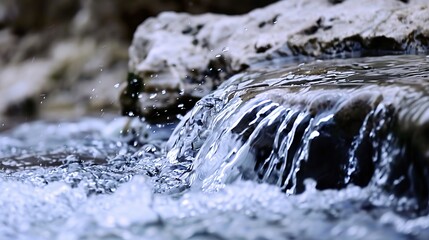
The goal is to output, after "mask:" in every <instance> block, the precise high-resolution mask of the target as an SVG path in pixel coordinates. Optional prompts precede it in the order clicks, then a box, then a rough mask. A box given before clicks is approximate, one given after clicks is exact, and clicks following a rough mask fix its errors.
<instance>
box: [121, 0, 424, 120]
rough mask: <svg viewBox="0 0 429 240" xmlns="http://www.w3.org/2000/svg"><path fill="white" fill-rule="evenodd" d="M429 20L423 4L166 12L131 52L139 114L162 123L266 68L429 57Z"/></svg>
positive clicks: (148, 25)
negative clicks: (187, 104) (310, 61)
mask: <svg viewBox="0 0 429 240" xmlns="http://www.w3.org/2000/svg"><path fill="white" fill-rule="evenodd" d="M303 16H305V17H303ZM428 21H429V4H428V3H427V2H426V1H423V0H415V1H410V2H409V3H404V2H403V1H392V0H377V1H372V0H364V1H361V0H347V1H327V0H316V1H313V0H311V1H310V0H306V1H298V0H294V1H280V2H278V3H275V4H272V5H270V6H268V7H265V8H262V9H257V10H254V11H252V12H250V13H248V14H245V15H241V16H225V15H216V14H203V15H196V16H192V15H189V14H186V13H171V12H167V13H162V14H160V15H159V16H158V17H156V18H150V19H148V20H146V21H145V22H144V23H143V24H141V25H140V27H139V28H138V29H137V31H136V33H135V35H134V40H133V43H132V46H131V47H130V49H129V54H130V61H129V71H130V72H132V73H134V74H137V75H139V76H140V77H141V78H143V81H144V85H145V90H144V92H142V93H141V95H140V98H139V99H140V100H139V101H140V109H135V112H136V113H137V112H139V113H141V114H142V115H143V116H146V117H147V118H152V119H156V118H157V116H160V115H162V114H163V112H164V111H165V110H166V109H174V108H177V105H180V104H182V103H183V99H189V98H192V99H194V98H197V99H198V98H201V97H202V96H204V95H206V94H207V93H208V92H210V91H212V90H213V89H215V88H216V87H217V86H218V85H219V84H220V83H221V82H222V81H223V80H225V79H226V78H228V77H229V76H231V75H233V74H235V73H238V72H241V71H243V70H246V69H255V68H258V66H261V65H260V63H264V65H263V66H268V65H269V64H276V63H278V62H282V61H283V62H284V61H290V60H294V59H295V60H296V59H297V57H296V56H302V57H301V58H299V57H298V59H301V60H305V58H303V57H323V58H330V57H345V56H360V55H379V54H386V53H427V52H428V51H429V48H428V46H429V25H428V24H427V22H428ZM162 92H164V94H161V93H162ZM178 93H181V94H180V96H178V95H177V94H178ZM160 109H162V110H160Z"/></svg>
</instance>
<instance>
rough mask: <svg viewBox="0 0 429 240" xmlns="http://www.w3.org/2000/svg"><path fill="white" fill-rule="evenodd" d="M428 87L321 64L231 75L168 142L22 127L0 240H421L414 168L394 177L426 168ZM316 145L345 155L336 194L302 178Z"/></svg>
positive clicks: (13, 147)
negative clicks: (400, 168)
mask: <svg viewBox="0 0 429 240" xmlns="http://www.w3.org/2000/svg"><path fill="white" fill-rule="evenodd" d="M428 82H429V60H428V58H426V57H424V56H404V57H397V56H395V57H378V58H367V59H353V60H340V61H338V60H337V61H325V62H319V63H310V64H305V65H300V66H293V67H288V68H283V69H282V70H280V71H278V70H275V71H269V72H267V73H261V72H257V73H250V74H244V75H239V76H235V77H233V78H232V79H230V80H229V81H228V82H226V83H225V84H224V85H223V86H222V87H221V90H220V91H217V92H215V93H213V94H211V95H209V96H207V97H206V98H204V99H203V100H202V101H200V102H199V103H198V104H197V106H196V107H195V109H194V110H193V111H192V112H191V113H189V114H188V115H187V116H185V117H184V119H183V120H182V121H181V123H179V124H178V125H177V127H176V128H175V129H174V127H175V125H173V124H172V125H165V126H158V125H153V126H150V125H147V124H145V123H137V122H133V124H132V130H130V131H129V132H128V133H127V134H121V133H120V130H121V129H122V127H123V126H125V121H126V120H125V119H120V118H118V119H113V118H110V119H94V118H84V119H81V120H79V121H75V122H61V123H55V122H53V123H49V122H33V123H26V124H22V125H20V126H18V127H16V128H14V129H10V130H7V131H5V132H2V133H1V134H0V167H1V169H2V170H1V172H0V189H1V191H0V238H1V239H297V238H298V239H333V238H336V239H409V238H416V239H428V238H429V216H428V215H427V213H426V212H425V211H424V204H423V210H422V208H419V207H417V205H418V203H419V201H420V202H422V201H425V198H424V195H425V189H423V190H422V189H420V192H419V188H416V184H414V183H413V180H415V179H414V178H413V176H414V175H415V172H413V171H417V170H413V169H415V168H416V167H414V168H411V169H412V170H410V171H411V172H410V173H407V174H408V175H404V176H402V175H401V174H402V173H401V172H400V171H399V173H396V172H397V171H393V170H391V169H395V164H393V167H392V162H393V163H395V162H396V161H399V162H400V163H403V162H405V163H408V162H412V163H414V162H415V161H417V163H421V161H424V160H425V159H426V158H427V156H426V155H425V154H426V150H427V149H429V148H427V147H428V144H427V142H425V140H426V138H425V136H426V135H425V133H427V132H424V131H425V129H427V128H426V126H428V125H427V124H426V123H427V122H429V120H428V121H427V119H428V118H429V117H428V116H429V115H426V114H427V113H428V112H429V111H428V102H429V101H427V100H428V99H427V98H428V96H429V94H428V92H429V85H428ZM350 106H352V107H350ZM350 109H351V110H353V111H352V112H353V113H355V112H358V113H360V115H359V114H358V115H356V114H355V115H353V114H350V113H348V111H351V110H350ZM342 122H346V123H347V124H349V125H347V126H348V127H346V128H345V129H353V130H350V134H349V131H344V130H342V129H343V128H342V127H341V123H342ZM328 123H329V124H330V125H329V124H328ZM326 124H328V125H326ZM337 125H339V126H340V127H339V128H338V129H340V130H341V131H342V133H341V134H339V135H336V134H332V133H336V132H337V130H332V128H331V127H332V126H337ZM354 125H356V126H354ZM300 126H301V127H300ZM392 127H394V128H393V129H391V128H392ZM300 128H302V131H300V130H299V129H300ZM335 129H337V128H335ZM380 129H381V130H380ZM383 129H384V130H383ZM386 129H387V130H386ZM340 130H338V131H340ZM136 132H138V133H139V134H137V133H136ZM328 133H329V134H330V135H329V134H328ZM381 133H383V134H381ZM384 133H387V134H384ZM318 134H319V135H318ZM324 134H325V135H324ZM326 134H328V135H329V137H326V136H328V135H326ZM170 135H171V136H170ZM349 135H350V136H349ZM320 136H325V138H320V139H321V140H320V141H322V140H323V141H326V140H329V141H332V144H340V146H341V148H338V149H339V150H338V151H339V152H340V150H341V149H342V150H344V149H345V150H344V154H343V155H341V154H340V155H338V154H337V153H336V152H335V151H331V152H330V153H332V159H337V158H338V159H345V160H346V162H347V164H346V165H344V164H343V165H341V164H342V163H341V162H334V163H335V164H334V163H332V164H333V165H332V166H331V167H332V168H333V169H339V170H338V172H335V173H341V174H342V175H341V174H340V177H339V178H338V179H339V180H338V179H337V178H336V179H337V180H336V182H335V184H334V187H332V186H331V185H329V184H330V182H326V181H325V179H326V178H323V177H320V175H312V173H308V172H311V171H310V170H311V168H308V169H306V168H305V166H306V165H303V162H310V163H311V161H313V160H312V159H321V158H322V157H324V158H323V159H325V158H326V159H328V160H329V159H331V158H329V157H326V156H324V155H323V156H322V155H317V156H313V155H312V153H314V151H315V150H314V149H317V146H319V145H315V144H316V143H317V141H318V140H317V139H319V137H320ZM337 139H340V140H339V141H338V142H335V141H336V140H337ZM428 142H429V141H428ZM332 144H331V145H332ZM341 144H342V145H341ZM295 145H296V146H295ZM331 145H330V144H328V145H326V148H328V149H329V147H330V146H331ZM294 146H295V147H294ZM363 146H366V147H363ZM409 148H411V150H412V152H413V153H421V154H420V155H419V154H414V155H408V151H409ZM358 149H363V150H367V149H370V150H371V154H363V155H359V154H360V153H359V151H358ZM330 150H331V149H330ZM316 153H318V154H319V153H320V152H316ZM358 153H359V154H358ZM336 154H337V155H338V156H337V155H336ZM288 156H289V157H288ZM362 156H363V157H362ZM410 156H411V157H410ZM411 158H412V159H411ZM414 158H415V159H420V160H421V159H423V160H421V161H420V160H415V159H414ZM360 159H364V160H365V161H369V160H370V165H371V166H373V167H372V168H368V169H369V170H368V169H367V168H363V167H362V166H361V165H359V164H358V163H359V161H360ZM368 159H369V160H368ZM328 160H327V161H328ZM411 165H412V164H411ZM338 166H340V167H338ZM365 166H366V165H365ZM401 166H406V167H408V165H407V164H405V165H401ZM413 166H414V165H413ZM421 168H422V169H426V166H421ZM309 169H310V170H309ZM328 172H329V171H328ZM362 172H364V177H358V176H361V175H359V174H361V173H362ZM391 172H393V173H391ZM423 172H424V171H423ZM301 173H302V175H300V174H301ZM307 173H308V174H307ZM417 173H420V172H417ZM306 174H307V175H306ZM362 174H363V173H362ZM389 174H390V175H389ZM410 174H411V177H410ZM386 175H388V176H391V175H393V177H391V178H392V179H391V180H392V181H390V180H389V178H386V177H385V176H386ZM305 176H307V177H305ZM365 176H368V177H365ZM301 178H302V179H301ZM408 178H409V179H408ZM416 178H417V177H416ZM361 179H365V181H363V180H362V181H361ZM404 179H405V180H404ZM417 179H418V180H423V182H424V181H428V179H427V176H426V175H423V176H419V177H418V178H417ZM324 181H325V182H324ZM321 182H322V183H323V184H321ZM298 183H300V184H298ZM328 183H329V184H328ZM407 184H409V185H407ZM294 186H295V187H294ZM386 186H387V187H386ZM389 186H392V187H389ZM395 186H400V187H398V189H399V190H402V188H403V186H408V187H409V188H412V189H414V190H413V191H412V192H410V191H411V190H410V191H408V190H406V191H405V190H404V191H399V190H397V188H396V187H395ZM423 186H426V185H424V184H423ZM300 189H301V190H300ZM416 189H417V190H416ZM416 191H417V193H416ZM412 193H413V194H414V195H413V194H412ZM416 195H417V196H416ZM422 198H423V200H422ZM416 199H420V200H416ZM426 200H427V199H426Z"/></svg>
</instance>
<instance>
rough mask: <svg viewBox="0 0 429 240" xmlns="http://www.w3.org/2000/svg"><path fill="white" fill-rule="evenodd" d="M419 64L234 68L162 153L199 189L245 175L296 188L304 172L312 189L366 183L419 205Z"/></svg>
mask: <svg viewBox="0 0 429 240" xmlns="http://www.w3.org/2000/svg"><path fill="white" fill-rule="evenodd" d="M427 61H428V60H427V59H426V57H424V56H393V57H392V56H390V57H377V58H363V59H350V60H341V61H338V60H337V61H332V60H329V61H322V62H315V63H310V64H304V65H300V66H298V67H289V68H285V69H282V70H278V71H274V72H268V73H265V74H263V73H253V74H247V75H246V74H241V75H237V76H235V77H233V78H231V79H229V80H228V81H227V82H225V83H224V84H223V85H221V87H220V88H219V89H218V90H216V91H215V92H214V93H213V94H210V95H209V96H207V97H204V98H203V99H202V100H200V101H199V102H198V103H197V105H196V107H195V108H194V109H193V110H192V112H190V113H189V114H188V115H187V116H186V117H185V119H184V120H183V121H182V122H181V123H180V124H179V126H178V127H177V128H176V130H175V132H174V133H173V135H172V137H171V138H170V140H169V144H168V146H169V147H168V150H169V153H168V158H169V160H170V161H171V163H172V164H173V165H182V166H185V167H184V168H185V169H187V172H186V171H185V172H186V173H182V174H181V178H182V179H184V180H185V181H188V182H189V184H190V186H191V187H201V188H203V189H205V190H217V189H219V188H223V187H224V186H225V185H226V184H229V183H231V182H234V181H236V180H237V179H250V180H256V181H258V182H266V183H270V184H275V185H277V186H279V187H281V188H282V189H283V190H284V191H286V192H287V193H290V194H294V193H301V192H303V191H304V190H305V180H306V179H309V178H310V179H313V180H315V186H316V188H317V189H340V188H344V187H346V186H348V185H350V184H353V185H357V186H361V187H366V186H368V185H371V186H373V187H376V188H378V189H382V190H383V191H386V192H388V193H389V194H391V193H394V194H396V195H397V196H399V197H404V196H405V197H410V198H411V199H416V201H417V202H418V204H415V205H412V206H411V208H420V209H427V207H428V204H429V181H428V179H429V175H428V172H429V155H428V154H427V153H428V151H429V141H428V137H427V131H428V130H427V129H428V126H429V119H428V118H427V116H428V114H429V104H428V103H429V96H428V91H429V88H428V86H429V84H428V83H429V75H428V73H429V67H428V66H429V65H428V64H427ZM398 199H399V198H398ZM407 207H410V206H407Z"/></svg>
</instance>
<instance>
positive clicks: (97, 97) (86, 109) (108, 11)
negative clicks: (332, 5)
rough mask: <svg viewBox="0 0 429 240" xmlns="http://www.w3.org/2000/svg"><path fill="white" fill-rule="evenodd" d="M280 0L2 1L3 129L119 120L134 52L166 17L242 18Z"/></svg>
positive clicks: (0, 112)
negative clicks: (38, 122) (154, 22)
mask: <svg viewBox="0 0 429 240" xmlns="http://www.w3.org/2000/svg"><path fill="white" fill-rule="evenodd" d="M272 2H275V1H274V0H240V1H231V0H216V1H210V0H157V1H151V0H133V1H131V0H130V1H124V0H0V119H1V120H2V121H1V122H0V125H1V127H2V128H7V127H8V125H9V126H10V125H12V124H14V123H15V124H16V123H17V122H22V121H28V120H34V119H47V120H49V119H53V120H62V119H73V118H78V117H81V116H87V115H91V116H102V115H104V114H119V105H118V100H117V98H118V95H119V91H120V89H121V86H120V85H121V83H122V82H123V81H124V80H125V78H126V74H127V59H128V46H129V45H130V43H131V40H132V36H133V33H134V31H135V29H136V28H137V26H138V25H139V24H140V23H141V22H143V21H144V20H145V19H146V18H148V17H151V16H156V15H157V14H158V13H160V12H162V11H179V12H190V13H194V14H198V13H205V12H214V13H223V14H242V13H246V12H248V11H250V10H252V9H254V8H259V7H263V6H265V5H268V4H270V3H272Z"/></svg>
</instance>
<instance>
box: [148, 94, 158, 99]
mask: <svg viewBox="0 0 429 240" xmlns="http://www.w3.org/2000/svg"><path fill="white" fill-rule="evenodd" d="M157 95H158V93H153V94H151V95H150V96H149V99H154V98H156V96H157Z"/></svg>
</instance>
